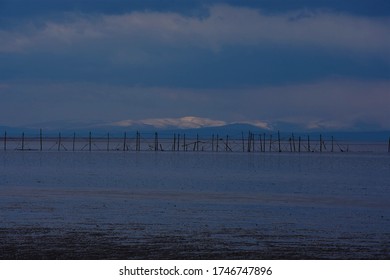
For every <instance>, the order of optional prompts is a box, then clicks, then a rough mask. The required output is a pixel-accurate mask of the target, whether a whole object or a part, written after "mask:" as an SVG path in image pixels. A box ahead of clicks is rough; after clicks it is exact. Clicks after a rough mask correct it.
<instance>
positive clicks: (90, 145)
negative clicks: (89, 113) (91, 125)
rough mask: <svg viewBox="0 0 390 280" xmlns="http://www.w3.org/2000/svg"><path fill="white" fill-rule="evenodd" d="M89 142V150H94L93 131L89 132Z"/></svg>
mask: <svg viewBox="0 0 390 280" xmlns="http://www.w3.org/2000/svg"><path fill="white" fill-rule="evenodd" d="M88 144H89V151H92V133H91V132H89V141H88Z"/></svg>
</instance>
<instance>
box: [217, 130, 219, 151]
mask: <svg viewBox="0 0 390 280" xmlns="http://www.w3.org/2000/svg"><path fill="white" fill-rule="evenodd" d="M218 141H219V135H218V134H217V152H218V148H219V145H218V144H219V143H218Z"/></svg>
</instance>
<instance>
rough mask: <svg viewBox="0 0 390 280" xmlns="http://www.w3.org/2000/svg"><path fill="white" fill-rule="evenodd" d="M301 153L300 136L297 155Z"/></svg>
mask: <svg viewBox="0 0 390 280" xmlns="http://www.w3.org/2000/svg"><path fill="white" fill-rule="evenodd" d="M300 152H301V136H299V138H298V153H300Z"/></svg>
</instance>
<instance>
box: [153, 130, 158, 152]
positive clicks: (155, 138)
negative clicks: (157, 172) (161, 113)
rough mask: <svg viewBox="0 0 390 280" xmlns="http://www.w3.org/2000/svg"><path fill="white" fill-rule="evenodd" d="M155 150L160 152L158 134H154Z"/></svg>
mask: <svg viewBox="0 0 390 280" xmlns="http://www.w3.org/2000/svg"><path fill="white" fill-rule="evenodd" d="M154 150H155V151H158V135H157V132H155V133H154Z"/></svg>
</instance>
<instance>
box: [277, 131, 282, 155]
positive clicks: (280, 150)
mask: <svg viewBox="0 0 390 280" xmlns="http://www.w3.org/2000/svg"><path fill="white" fill-rule="evenodd" d="M278 143H279V153H280V152H282V149H281V148H280V131H279V130H278Z"/></svg>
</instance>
